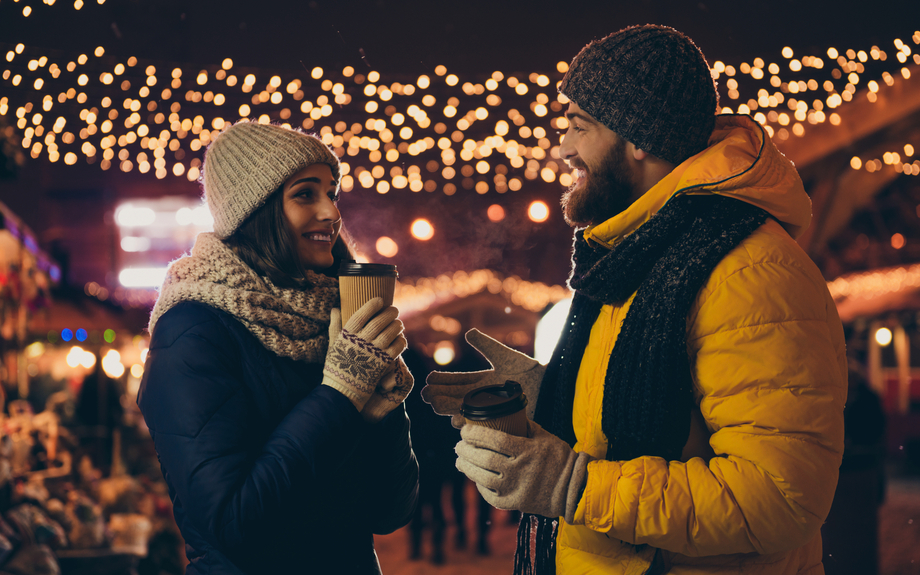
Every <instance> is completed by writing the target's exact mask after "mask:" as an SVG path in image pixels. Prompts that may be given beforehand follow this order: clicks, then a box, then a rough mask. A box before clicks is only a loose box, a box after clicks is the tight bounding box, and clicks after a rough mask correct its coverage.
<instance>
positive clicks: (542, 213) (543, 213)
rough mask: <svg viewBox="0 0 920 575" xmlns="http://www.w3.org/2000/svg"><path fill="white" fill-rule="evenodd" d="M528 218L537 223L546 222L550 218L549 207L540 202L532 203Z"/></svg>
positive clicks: (528, 210) (528, 209)
mask: <svg viewBox="0 0 920 575" xmlns="http://www.w3.org/2000/svg"><path fill="white" fill-rule="evenodd" d="M527 217H529V218H530V219H531V220H532V221H534V222H537V223H540V222H545V221H546V219H547V218H549V206H547V205H546V203H545V202H541V201H539V200H537V201H535V202H531V203H530V207H528V208H527Z"/></svg>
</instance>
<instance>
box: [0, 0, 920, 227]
mask: <svg viewBox="0 0 920 575" xmlns="http://www.w3.org/2000/svg"><path fill="white" fill-rule="evenodd" d="M102 1H104V0H97V3H98V4H101V3H102ZM78 3H79V4H80V5H81V6H79V7H78V6H77V3H75V4H74V8H75V9H79V8H80V7H82V2H79V1H78ZM911 43H912V44H914V45H916V44H920V32H915V33H914V34H913V35H912V36H911V37H910V38H909V39H908V40H907V41H902V40H901V39H894V40H893V43H892V45H890V46H888V47H879V46H871V47H867V48H865V49H861V50H854V49H847V50H838V49H837V48H836V47H830V48H828V49H827V50H826V52H825V53H824V54H820V55H813V54H795V53H794V51H793V50H792V48H791V47H785V48H783V49H782V50H781V54H779V55H778V56H781V58H759V57H758V58H754V59H753V60H752V61H750V62H741V63H738V64H737V65H734V64H726V63H724V62H722V61H716V62H714V64H713V66H712V75H713V78H714V79H716V80H719V79H720V77H721V76H723V75H724V76H726V78H725V79H723V80H722V81H721V82H719V84H720V86H724V87H723V89H726V90H727V92H728V99H726V100H725V101H726V102H727V103H731V105H730V106H726V107H725V108H723V110H722V111H723V112H725V113H728V112H733V111H737V112H740V113H749V114H752V115H753V116H754V118H755V119H756V120H757V121H758V122H760V123H761V124H763V125H764V126H765V127H766V130H767V132H768V133H769V134H770V135H771V136H773V137H775V138H777V139H778V140H780V141H782V140H784V139H788V138H790V137H801V136H804V135H806V134H807V132H808V129H809V127H810V126H813V125H818V124H822V123H825V122H827V123H830V124H832V125H835V126H839V125H841V124H842V119H841V116H840V115H839V114H837V113H836V111H835V110H837V109H838V108H840V107H841V106H844V105H846V104H847V103H849V102H852V101H854V99H855V98H856V97H857V95H860V97H863V96H864V97H866V98H867V99H868V100H869V101H870V102H872V101H877V100H878V99H879V98H881V97H883V96H884V93H885V90H886V89H887V88H889V87H891V86H894V85H895V83H896V81H897V77H898V76H900V77H902V78H909V77H910V73H911V70H910V68H909V66H911V65H916V64H920V54H917V53H914V52H915V50H913V49H912V48H911ZM41 52H42V51H41V50H40V49H38V48H35V47H28V48H27V47H26V46H24V45H23V44H17V45H15V46H12V45H10V46H5V45H4V46H3V48H2V49H0V54H5V60H6V62H7V63H8V64H9V65H8V66H7V69H5V70H3V75H2V77H3V82H4V83H9V84H10V85H12V86H15V87H18V90H16V91H14V92H10V94H15V97H14V96H4V97H3V98H2V99H0V115H3V116H7V117H11V116H12V115H13V114H15V115H16V117H15V119H12V118H11V119H12V123H13V124H14V125H15V128H16V129H15V132H14V134H13V136H12V137H13V139H16V140H18V142H16V143H17V144H19V145H21V147H22V149H23V150H24V151H26V153H28V154H29V155H30V156H31V157H33V158H36V159H38V158H47V160H48V161H51V162H56V161H58V160H59V159H62V160H63V161H64V164H66V165H73V164H75V163H77V162H80V161H86V162H87V163H90V164H98V165H99V167H100V169H103V170H107V169H111V168H113V167H114V168H117V169H120V170H122V171H126V172H128V171H133V170H135V169H137V170H138V171H140V172H141V173H144V174H150V175H151V176H154V177H157V178H159V179H163V178H166V177H169V176H170V175H171V176H172V177H178V178H185V179H187V180H189V181H196V180H197V178H198V177H199V176H200V167H201V156H202V152H203V150H204V149H206V148H207V145H208V143H210V141H211V140H213V138H214V137H215V136H216V135H217V134H218V133H219V131H220V130H221V129H223V128H224V127H225V126H226V125H227V124H229V123H232V122H234V121H236V120H237V119H239V118H244V117H257V119H258V121H259V122H263V123H264V122H271V121H276V122H279V121H280V122H283V123H285V124H287V125H290V126H295V127H301V128H303V129H305V130H307V131H313V130H317V129H319V128H322V129H323V131H324V132H323V133H322V137H323V141H325V142H327V143H328V144H330V145H331V146H332V147H333V148H334V149H335V152H336V153H337V154H338V155H339V157H341V158H342V160H343V168H345V169H344V170H343V176H344V177H343V178H342V189H343V191H346V192H350V191H353V190H355V189H356V186H357V188H358V189H362V190H374V191H376V192H378V193H391V192H393V191H394V190H396V191H399V192H400V193H408V192H411V193H418V192H422V191H438V190H439V191H440V192H442V193H444V194H445V195H455V194H458V193H459V194H462V193H477V194H493V193H498V194H502V193H507V192H517V191H519V190H520V189H521V188H522V184H523V181H522V180H531V181H533V180H538V181H539V180H542V181H543V182H545V183H556V182H558V184H561V185H562V186H567V185H570V184H571V183H572V177H571V174H569V173H568V171H567V169H566V167H565V164H564V162H562V161H561V160H560V158H559V142H560V139H561V138H560V136H561V133H563V132H564V131H565V130H566V129H567V127H568V122H567V121H566V120H565V118H564V117H561V115H560V114H561V112H562V110H563V108H564V106H565V104H566V103H567V99H566V98H565V97H564V96H561V95H557V94H555V90H554V88H553V87H554V86H555V85H556V83H557V82H558V81H559V80H560V79H561V77H562V75H563V74H564V73H565V71H567V69H568V65H567V64H566V63H565V62H558V63H557V64H556V67H555V68H556V69H555V70H554V71H551V72H543V73H541V72H532V73H529V74H521V75H516V76H514V75H510V76H509V75H506V74H504V73H503V72H501V71H495V72H493V73H492V74H491V75H490V76H488V77H484V78H461V77H460V76H459V75H458V74H455V73H449V71H448V70H447V68H446V67H445V66H442V65H439V66H436V67H435V68H434V74H433V75H422V76H418V77H413V78H405V79H403V78H384V77H382V75H381V74H380V73H379V72H377V71H370V72H368V73H366V74H363V73H356V71H355V70H354V68H352V67H346V68H345V69H343V70H342V71H341V72H335V71H330V70H324V69H323V68H321V67H318V66H316V67H313V68H310V69H309V72H307V75H306V77H304V76H303V75H299V74H296V73H292V74H290V75H283V74H280V75H273V76H270V77H267V78H266V74H265V73H264V72H263V71H260V70H251V69H250V70H242V69H239V68H237V67H236V66H235V63H234V62H233V60H232V59H230V58H225V59H223V60H222V61H221V62H220V64H219V69H218V68H217V67H216V66H214V67H209V66H206V67H204V68H203V69H202V68H192V67H190V66H182V65H175V64H171V63H166V62H145V63H144V64H143V65H139V63H138V61H137V59H136V58H134V57H132V58H129V59H128V60H127V61H117V59H116V58H114V57H113V56H109V55H107V54H106V50H105V47H104V46H98V47H96V48H95V49H94V50H93V52H92V56H93V58H89V57H88V56H87V55H85V54H79V55H75V56H76V57H74V56H71V57H70V58H69V60H68V58H66V57H64V58H63V59H61V60H59V61H53V60H54V59H55V58H56V57H57V56H46V55H44V54H42V53H41ZM24 54H25V55H26V56H27V57H26V58H20V56H22V55H24ZM867 66H875V67H883V68H884V70H882V72H881V75H880V76H877V77H871V78H870V77H868V76H867V73H868V72H867V70H866V67H867ZM230 71H233V74H230V73H229V72H230ZM806 72H807V73H808V74H810V75H811V76H812V77H810V78H809V77H802V75H803V74H805V73H806ZM397 80H398V81H397ZM742 80H743V81H742ZM218 83H219V84H220V86H221V87H220V90H218V89H217V85H218ZM748 86H754V89H755V90H756V94H754V93H751V94H750V96H751V97H749V98H748V97H747V96H746V95H745V96H742V91H744V90H747V89H749V88H748ZM457 92H462V94H457ZM88 94H92V96H91V97H90V96H88ZM458 96H462V97H458ZM119 102H124V103H125V104H126V105H123V106H119V105H117V104H118V103H119ZM783 108H787V109H785V110H784V109H783ZM20 110H25V111H24V112H23V113H22V114H20V113H19V111H20ZM39 110H41V111H43V112H52V111H53V112H54V113H47V114H45V115H43V116H41V117H40V118H39V120H38V121H35V113H36V112H37V111H39ZM82 110H85V111H86V112H87V113H86V114H85V115H84V116H83V117H82V118H81V120H80V124H79V125H74V126H73V127H68V126H66V125H64V124H61V123H60V122H59V121H58V118H61V119H65V118H66V119H65V120H64V122H65V124H66V122H67V119H70V118H75V117H76V116H77V114H78V112H81V111H82ZM356 110H359V111H363V112H361V113H363V114H366V115H367V116H368V118H367V121H366V122H365V123H364V124H361V123H355V122H350V121H344V119H345V118H350V117H353V115H354V112H355V111H356ZM228 116H229V117H228ZM547 117H549V121H547V120H546V119H547ZM90 118H92V120H90ZM196 119H198V120H199V121H195V120H196ZM70 122H71V123H72V122H73V120H70ZM28 130H31V131H28ZM44 133H49V134H50V133H53V134H54V138H53V140H52V141H46V138H45V137H44V136H43V134H44ZM87 144H88V145H87ZM906 146H911V149H912V144H911V143H906ZM122 152H126V153H125V157H122ZM892 152H896V151H895V150H892ZM897 152H898V153H900V151H897ZM140 153H144V154H147V156H146V159H144V160H138V155H139V154H140ZM151 153H152V154H151ZM910 156H911V154H907V153H904V154H903V155H902V157H901V158H900V159H899V160H897V161H893V162H888V161H885V160H884V158H878V159H875V158H870V159H863V160H859V166H860V167H858V168H857V167H855V166H854V162H851V166H853V167H854V169H867V170H873V171H877V170H878V169H882V166H891V167H892V168H893V169H895V170H897V171H898V172H899V173H903V174H908V175H920V163H918V161H917V160H914V159H913V158H911V157H910ZM116 158H117V159H116ZM396 166H405V167H404V168H403V169H402V170H400V171H399V172H398V173H396V172H394V171H393V170H391V169H390V168H392V167H396ZM376 168H381V169H382V173H380V175H375V174H374V171H375V169H376ZM349 171H350V173H349ZM489 217H490V218H491V215H489ZM496 221H497V220H496Z"/></svg>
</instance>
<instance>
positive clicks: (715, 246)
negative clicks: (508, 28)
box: [515, 195, 767, 574]
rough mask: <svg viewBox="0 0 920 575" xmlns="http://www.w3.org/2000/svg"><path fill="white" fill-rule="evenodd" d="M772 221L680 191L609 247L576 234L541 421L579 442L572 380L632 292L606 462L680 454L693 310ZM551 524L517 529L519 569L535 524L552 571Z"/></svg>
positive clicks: (610, 409)
mask: <svg viewBox="0 0 920 575" xmlns="http://www.w3.org/2000/svg"><path fill="white" fill-rule="evenodd" d="M766 218H767V213H766V212H765V211H763V210H761V209H760V208H757V207H755V206H752V205H750V204H747V203H744V202H741V201H738V200H735V199H731V198H725V197H722V196H692V195H681V196H677V197H675V198H673V199H671V200H670V201H669V202H668V203H667V204H666V205H665V206H664V207H663V208H662V209H661V210H659V211H658V213H656V214H655V215H654V216H653V217H652V218H651V219H650V220H649V221H648V222H646V223H645V224H644V225H643V226H641V227H640V228H639V229H638V230H636V231H635V232H634V233H632V234H631V235H629V236H627V237H626V238H625V239H624V240H623V241H621V242H620V243H619V244H617V245H616V246H614V248H613V249H612V250H607V249H606V248H603V247H600V246H594V245H593V244H590V243H588V242H586V241H585V240H584V239H583V235H582V233H581V232H579V233H578V234H576V241H575V253H574V256H573V264H574V266H573V271H572V276H571V277H570V279H569V285H570V287H572V288H573V289H574V290H575V297H574V300H573V301H572V307H571V309H570V311H569V317H568V319H567V321H566V331H565V332H564V333H563V335H562V337H561V338H560V340H559V345H557V347H556V350H555V351H554V352H553V357H552V359H551V360H550V363H549V364H548V365H547V370H546V374H545V375H544V377H543V382H542V384H541V388H540V396H539V397H540V400H541V401H540V402H539V403H538V404H537V408H536V413H535V420H536V421H537V422H538V423H540V424H541V425H543V426H544V427H546V428H547V429H548V430H549V431H550V432H551V433H553V435H556V436H557V437H559V438H561V439H563V440H565V441H566V442H568V443H569V445H574V444H575V442H576V437H575V431H574V428H573V425H572V406H573V403H574V398H575V384H576V378H577V376H578V368H579V366H580V364H581V358H582V356H583V355H584V351H585V348H586V347H587V344H588V340H589V338H590V332H591V327H592V326H593V325H594V322H595V321H596V319H597V317H598V315H599V313H600V309H601V307H602V306H603V305H605V304H615V303H623V302H625V301H626V300H627V299H628V298H629V297H630V295H632V294H633V293H635V294H636V296H635V298H634V299H633V302H632V304H631V306H630V308H629V311H628V312H627V314H626V318H625V319H624V320H623V325H622V327H621V328H620V334H619V336H618V337H617V341H616V344H615V345H614V347H613V350H612V352H611V354H610V360H609V362H608V365H607V374H606V377H605V381H604V397H603V406H602V412H601V429H602V430H603V432H604V435H605V436H606V437H607V441H608V446H607V453H606V459H607V460H608V461H626V460H631V459H635V458H637V457H641V456H657V457H663V458H665V459H667V460H669V461H670V460H677V459H679V458H680V453H681V449H682V448H683V446H684V444H685V443H686V442H687V437H688V435H689V430H690V410H691V408H692V405H693V403H692V402H693V395H692V383H693V382H692V377H691V373H690V360H689V357H688V356H687V344H686V330H687V316H688V314H689V313H690V309H691V307H692V305H693V302H694V300H695V299H696V296H697V294H698V293H699V290H700V289H701V288H702V286H703V284H704V283H705V282H706V279H707V278H708V277H709V275H710V274H711V273H712V270H713V269H714V268H715V266H716V265H717V264H718V263H719V261H721V260H722V258H723V257H724V256H725V255H726V254H727V253H728V252H729V251H731V250H732V249H734V248H735V247H736V246H737V245H738V244H740V243H741V241H742V240H744V239H745V238H746V237H748V236H749V235H750V234H751V233H752V232H753V231H754V230H755V229H757V228H758V227H760V225H762V224H763V223H764V222H765V221H766ZM551 521H552V520H551V519H549V518H546V517H537V518H536V520H535V521H534V520H532V519H530V518H527V517H525V518H524V519H522V521H521V527H520V529H521V530H525V531H526V532H527V533H519V535H518V541H519V545H518V554H519V555H521V558H520V559H519V560H518V559H516V560H515V564H516V571H515V572H516V573H528V572H530V571H528V570H523V569H525V568H524V565H528V566H529V565H530V564H531V559H530V557H529V555H530V554H531V549H530V548H529V546H527V547H522V546H521V545H520V542H522V541H529V540H530V532H531V531H532V530H533V529H536V530H537V532H538V534H539V533H542V534H543V536H542V537H540V536H539V535H538V537H537V541H536V546H537V550H536V552H535V553H534V554H533V556H534V557H535V558H537V559H539V558H541V557H543V558H544V563H542V564H539V563H538V564H537V565H538V567H537V568H536V571H535V573H538V574H543V573H552V572H554V571H553V569H554V567H553V566H552V560H549V561H548V562H546V561H545V558H546V557H550V558H552V557H554V556H555V551H554V550H555V529H554V528H552V526H551V525H550V523H551ZM534 523H535V524H534ZM547 549H549V550H547ZM639 552H643V553H644V552H645V551H644V550H641V549H640V550H639ZM518 564H520V565H521V568H520V569H521V570H518V567H517V565H518ZM527 569H529V567H527Z"/></svg>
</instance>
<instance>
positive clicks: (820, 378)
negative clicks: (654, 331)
mask: <svg viewBox="0 0 920 575" xmlns="http://www.w3.org/2000/svg"><path fill="white" fill-rule="evenodd" d="M698 305H699V308H698V313H697V314H696V315H695V316H691V323H690V331H689V335H688V348H689V350H688V351H689V353H690V357H691V363H692V368H693V375H694V380H695V381H694V384H695V388H696V389H695V391H696V396H697V401H699V402H700V403H699V407H700V410H701V413H702V415H703V417H704V419H705V420H706V425H707V427H708V428H709V430H710V431H711V432H712V435H711V437H710V445H711V447H712V449H713V451H714V452H715V455H716V456H715V457H713V458H711V459H710V460H709V461H706V460H704V459H702V458H693V459H690V460H689V461H687V462H680V461H671V462H667V461H665V460H663V459H661V458H655V457H642V458H639V459H635V460H632V461H622V462H610V461H595V462H592V463H591V464H590V465H589V466H588V482H587V486H586V489H585V493H584V496H583V497H582V500H581V501H580V502H579V505H578V510H577V513H576V516H575V523H576V524H579V523H583V524H585V525H587V526H588V527H590V528H591V529H593V530H596V531H600V532H604V533H606V534H608V536H610V537H612V538H616V539H620V540H623V541H627V542H630V543H634V544H642V543H648V544H650V545H652V546H654V547H658V548H662V549H666V550H668V551H673V552H677V553H681V554H684V555H689V556H703V555H722V554H733V553H750V552H756V553H760V554H771V553H779V552H785V551H789V550H791V549H794V548H797V547H799V546H801V545H803V544H805V543H806V542H807V541H809V540H810V539H811V538H812V537H814V536H815V535H816V534H817V532H818V530H819V529H820V526H821V524H822V523H823V521H824V519H825V518H826V516H827V513H828V511H829V509H830V505H831V501H832V499H833V495H834V487H835V485H836V481H837V470H838V467H839V465H840V461H841V457H842V452H843V404H844V401H845V398H846V372H845V371H844V370H843V368H844V367H845V359H844V351H843V331H842V327H840V322H839V319H838V318H837V312H836V308H835V307H834V303H833V300H831V298H830V296H829V295H828V294H827V288H826V286H825V285H824V282H823V280H822V279H821V278H820V275H819V274H818V273H817V271H816V270H815V271H814V272H812V271H811V270H810V269H807V268H805V267H802V266H797V265H789V264H788V263H786V264H784V265H780V264H779V263H761V264H756V265H751V266H748V267H745V268H743V269H740V270H737V271H736V272H734V273H732V274H730V275H729V276H728V277H727V278H725V279H724V280H723V281H720V282H719V283H718V285H716V286H715V287H712V288H709V287H708V286H707V290H704V292H701V294H700V298H699V302H698Z"/></svg>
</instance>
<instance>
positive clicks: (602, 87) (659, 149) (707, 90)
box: [559, 24, 719, 164]
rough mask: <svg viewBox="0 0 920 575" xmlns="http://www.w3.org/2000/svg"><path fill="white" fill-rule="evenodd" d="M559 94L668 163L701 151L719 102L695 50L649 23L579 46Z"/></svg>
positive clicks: (687, 41) (680, 37)
mask: <svg viewBox="0 0 920 575" xmlns="http://www.w3.org/2000/svg"><path fill="white" fill-rule="evenodd" d="M559 92H560V93H562V94H565V96H566V97H567V98H569V99H570V100H571V101H573V102H575V103H576V104H578V106H579V107H580V108H581V109H582V110H584V111H585V112H587V113H588V114H590V115H591V116H592V117H594V118H595V119H596V120H597V121H598V122H600V123H602V124H604V125H605V126H607V127H608V128H610V129H611V130H613V131H614V132H616V133H617V134H618V135H619V136H620V137H622V138H625V139H626V140H628V141H630V142H632V143H633V144H635V145H636V146H637V147H638V148H641V149H642V150H645V151H646V152H648V153H650V154H652V155H654V156H658V157H659V158H662V159H664V160H667V161H668V162H671V163H673V164H680V163H681V162H683V161H684V160H685V159H687V158H689V157H690V156H692V155H694V154H696V153H698V152H700V151H701V150H703V149H704V148H705V147H706V143H707V141H708V140H709V136H710V135H711V134H712V130H713V127H714V125H715V114H716V107H717V106H718V103H719V96H718V92H716V87H715V83H714V81H713V79H712V75H711V73H710V71H709V64H707V63H706V58H705V57H704V56H703V53H702V52H700V49H699V48H697V47H696V45H695V44H694V43H693V41H692V40H690V38H688V37H686V36H685V35H683V34H681V33H680V32H678V31H677V30H674V29H673V28H668V27H666V26H657V25H652V24H647V25H644V26H632V27H630V28H625V29H623V30H620V31H619V32H614V33H613V34H610V35H609V36H607V37H606V38H603V39H602V40H595V41H593V42H591V43H590V44H588V45H587V46H585V47H584V48H583V49H582V50H581V52H579V53H578V55H577V56H575V59H574V60H572V64H571V65H570V66H569V70H568V72H566V75H565V77H564V78H563V79H562V83H561V84H560V86H559Z"/></svg>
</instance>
